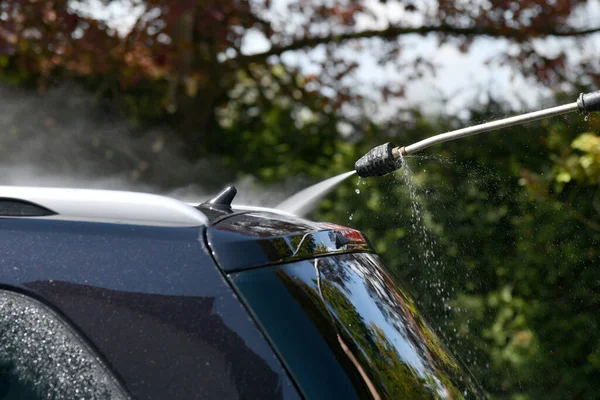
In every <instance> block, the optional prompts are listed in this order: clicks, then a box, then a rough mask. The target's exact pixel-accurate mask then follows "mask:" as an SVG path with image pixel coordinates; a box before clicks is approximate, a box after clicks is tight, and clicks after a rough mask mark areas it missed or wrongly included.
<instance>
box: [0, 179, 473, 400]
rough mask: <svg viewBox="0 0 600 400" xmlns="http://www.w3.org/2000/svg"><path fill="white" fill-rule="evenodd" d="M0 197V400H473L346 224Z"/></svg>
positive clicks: (35, 195) (86, 195)
mask: <svg viewBox="0 0 600 400" xmlns="http://www.w3.org/2000/svg"><path fill="white" fill-rule="evenodd" d="M234 196H235V192H234V189H232V188H228V189H226V190H225V191H223V192H222V193H221V194H220V195H219V196H217V197H216V198H214V199H212V200H211V201H209V202H206V203H203V204H200V205H196V206H192V205H189V204H185V203H182V202H179V201H177V200H174V199H170V198H167V197H162V196H156V195H149V194H140V193H132V192H118V191H100V190H77V189H55V188H21V187H0V243H1V247H0V399H17V398H19V399H23V398H31V399H37V398H57V399H62V398H64V399H71V398H85V399H96V398H97V399H101V398H111V399H112V398H135V399H197V398H198V399H201V398H202V399H204V398H209V399H214V398H216V399H230V398H231V399H234V398H236V399H237V398H241V399H258V398H260V399H299V398H307V399H321V398H343V399H351V398H375V399H382V398H391V399H397V398H453V399H454V398H461V397H468V398H472V397H475V398H478V397H482V396H483V393H482V392H481V390H480V389H479V387H478V385H477V383H476V382H475V381H474V380H473V378H472V377H471V375H470V374H469V373H467V372H465V367H464V365H462V364H461V363H460V362H459V361H457V360H456V358H455V357H454V356H452V355H451V354H450V353H449V351H448V350H447V349H446V348H445V346H444V345H443V344H442V342H441V341H440V340H439V339H438V337H437V336H436V335H435V333H434V332H433V330H432V329H431V328H430V327H429V326H428V325H427V323H426V322H425V321H424V319H423V318H422V317H421V315H420V314H419V313H418V311H417V310H416V307H415V304H414V302H413V301H412V300H411V298H410V296H408V294H407V293H406V291H404V290H403V289H402V288H400V287H398V286H397V284H395V283H394V282H393V281H392V280H391V279H390V278H389V277H388V275H387V274H386V272H385V266H384V264H383V262H382V260H381V259H380V258H379V257H378V256H377V255H376V254H375V253H374V252H373V251H372V248H371V246H370V245H369V242H368V241H367V240H366V239H365V238H364V236H363V235H362V234H361V233H360V232H358V231H356V230H353V229H350V228H346V227H342V226H338V225H332V224H326V223H317V222H312V221H309V220H306V219H303V218H299V217H296V216H294V215H291V214H288V213H284V212H281V211H278V210H271V209H261V208H249V207H235V206H233V207H232V206H231V202H232V200H233V197H234Z"/></svg>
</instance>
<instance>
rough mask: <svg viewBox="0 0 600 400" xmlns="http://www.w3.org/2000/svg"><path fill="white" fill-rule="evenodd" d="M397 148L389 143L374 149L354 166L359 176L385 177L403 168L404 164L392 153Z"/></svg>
mask: <svg viewBox="0 0 600 400" xmlns="http://www.w3.org/2000/svg"><path fill="white" fill-rule="evenodd" d="M395 147H396V146H395V145H393V144H392V143H389V142H388V143H386V144H382V145H381V146H377V147H374V148H372V149H371V150H370V151H369V152H368V153H367V154H365V155H364V156H362V157H361V158H360V159H359V160H358V161H357V162H356V163H355V164H354V169H355V170H356V173H357V174H358V176H362V177H363V178H366V177H368V176H383V175H385V174H388V173H390V172H392V171H395V170H397V169H398V168H400V167H402V162H401V161H399V160H397V159H396V158H395V157H394V154H393V152H392V150H393V149H394V148H395Z"/></svg>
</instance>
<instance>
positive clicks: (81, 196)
mask: <svg viewBox="0 0 600 400" xmlns="http://www.w3.org/2000/svg"><path fill="white" fill-rule="evenodd" d="M0 200H3V201H5V202H6V201H16V202H23V203H25V204H28V205H33V206H38V207H40V208H41V209H46V210H47V211H49V212H48V213H47V214H46V215H45V216H43V217H42V218H48V219H59V220H73V221H86V222H107V223H117V224H132V225H148V226H172V227H197V226H206V225H208V218H207V216H206V215H205V214H204V213H202V211H200V210H199V209H198V208H195V207H193V206H191V205H189V204H186V203H184V202H182V201H179V200H176V199H173V198H170V197H166V196H160V195H156V194H149V193H138V192H128V191H120V190H97V189H69V188H54V187H50V188H49V187H25V186H0Z"/></svg>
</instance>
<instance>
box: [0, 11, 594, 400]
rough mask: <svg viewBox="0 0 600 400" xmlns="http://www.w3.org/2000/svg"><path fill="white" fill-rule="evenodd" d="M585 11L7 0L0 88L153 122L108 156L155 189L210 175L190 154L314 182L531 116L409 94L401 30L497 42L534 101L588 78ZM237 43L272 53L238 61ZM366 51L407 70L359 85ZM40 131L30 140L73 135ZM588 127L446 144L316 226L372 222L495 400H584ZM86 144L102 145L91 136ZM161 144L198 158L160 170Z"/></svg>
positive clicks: (379, 243) (418, 69) (590, 360)
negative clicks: (373, 157)
mask: <svg viewBox="0 0 600 400" xmlns="http://www.w3.org/2000/svg"><path fill="white" fill-rule="evenodd" d="M110 7H113V8H114V7H116V8H119V7H121V8H122V9H125V10H129V11H128V12H129V13H130V14H131V15H130V17H131V18H132V19H133V20H132V21H131V23H130V24H129V27H128V28H127V29H119V27H115V26H113V25H111V23H110V18H108V19H107V18H102V12H101V11H98V10H99V9H100V10H106V9H108V8H110ZM594 7H595V8H594ZM382 10H383V13H382ZM386 10H394V12H393V13H392V12H389V13H386ZM594 13H595V14H594ZM594 15H595V16H596V17H595V18H594ZM598 15H599V10H598V7H597V2H595V1H586V0H552V1H550V0H548V1H547V2H539V1H512V0H508V1H493V2H491V1H487V0H481V1H480V0H477V1H471V2H465V1H458V0H450V1H447V0H437V1H434V0H431V1H429V0H422V1H416V0H415V1H413V0H402V1H394V2H392V1H385V0H380V1H377V0H343V1H335V2H334V1H322V0H285V1H284V0H279V1H275V0H252V1H248V0H220V1H216V0H205V1H191V0H179V1H169V0H113V1H110V0H104V1H101V0H93V1H92V0H89V1H85V0H81V1H79V0H54V1H19V0H5V1H2V2H0V79H1V82H2V85H5V87H6V85H9V86H10V87H16V86H18V87H21V88H26V90H29V91H31V92H35V93H38V94H39V96H45V93H47V92H49V91H51V90H52V89H53V88H55V87H60V86H62V85H65V84H66V83H68V84H70V85H76V86H77V88H83V90H84V91H86V92H87V93H91V94H93V95H94V98H95V99H96V101H97V104H98V106H99V107H105V105H106V104H109V108H110V109H111V110H117V111H114V112H116V113H118V114H119V115H125V116H126V117H127V119H128V121H129V122H128V124H129V127H130V128H129V129H128V131H127V132H125V133H123V134H124V135H131V137H132V138H134V139H135V140H144V138H140V135H141V136H143V132H147V131H148V130H151V128H152V127H155V126H160V127H162V128H163V129H164V132H167V134H163V135H161V136H160V137H152V139H151V140H150V141H149V145H148V148H149V149H150V150H148V151H147V152H146V153H143V154H141V155H139V157H138V158H136V159H135V162H134V163H133V164H132V163H127V157H132V156H131V154H129V153H127V154H125V152H123V154H117V155H116V156H115V155H114V154H113V153H109V150H106V151H105V152H104V153H103V154H104V156H106V157H105V158H106V159H107V160H109V161H111V162H112V164H111V166H112V167H110V168H113V169H123V168H129V169H131V174H130V175H129V176H130V179H132V180H136V181H142V182H149V183H156V184H158V185H160V186H161V187H166V188H168V189H173V188H175V187H177V186H181V185H185V184H189V183H190V182H202V179H205V180H207V181H208V179H207V177H206V175H207V174H206V171H205V170H204V169H203V168H202V165H203V164H201V163H200V164H198V163H196V164H194V163H195V162H196V161H198V160H206V159H210V160H211V161H210V162H211V165H213V166H214V165H217V166H218V167H219V169H220V170H222V171H226V172H225V173H222V175H220V176H221V177H223V176H225V177H226V179H234V178H236V177H237V178H240V177H244V176H253V177H256V179H257V180H258V181H259V182H261V183H263V184H273V183H277V182H281V181H283V180H285V179H289V178H290V177H295V178H298V177H299V178H302V179H304V180H305V181H308V182H316V181H317V180H319V179H322V178H326V177H330V176H332V175H334V174H337V173H341V172H344V171H347V170H349V169H350V168H351V166H352V165H353V163H354V161H355V160H356V159H357V158H358V157H360V156H361V155H362V154H364V152H366V151H367V150H369V149H370V148H371V147H372V146H374V145H378V144H381V143H383V142H385V141H390V140H391V141H393V142H395V143H396V144H400V145H405V144H410V143H412V142H414V141H417V140H420V139H422V138H424V137H427V136H430V135H434V134H437V133H441V132H444V131H446V130H449V129H454V128H458V127H461V126H464V125H466V124H468V123H470V122H478V121H479V122H480V121H483V120H487V119H490V118H492V117H500V116H503V115H508V114H510V113H514V112H523V109H522V107H518V106H515V104H514V103H510V102H505V101H503V98H502V97H500V98H498V97H497V96H496V98H494V96H490V95H487V93H488V92H486V91H485V90H483V91H482V92H480V93H477V95H476V96H473V98H472V99H470V101H466V102H465V103H464V105H463V108H464V109H465V110H468V111H469V112H468V113H466V114H465V113H460V114H459V115H458V116H456V115H448V114H446V113H444V112H442V111H443V110H442V111H441V112H439V113H431V112H429V113H427V112H423V109H424V107H418V106H413V105H410V106H406V104H407V103H403V101H404V100H407V97H408V96H409V95H408V94H407V93H410V90H409V89H410V85H411V84H414V83H415V82H421V81H423V80H427V79H428V78H430V77H431V76H434V74H435V72H436V69H437V68H438V66H437V65H435V64H434V63H433V62H431V60H428V59H427V58H423V57H419V56H414V52H411V50H410V46H408V43H409V42H410V43H413V44H416V46H419V44H420V43H425V42H426V41H427V43H433V44H434V46H436V47H437V48H439V49H442V48H447V47H448V46H451V47H453V48H456V49H458V50H459V51H460V52H464V53H469V52H470V51H471V50H472V48H473V46H474V44H475V43H476V42H477V41H478V40H487V41H488V42H486V43H501V44H502V46H501V47H500V48H501V49H502V50H501V51H498V52H497V53H495V54H494V55H493V57H490V59H489V63H490V65H496V66H498V65H502V66H507V67H510V68H511V71H512V72H511V73H512V74H514V75H515V76H519V77H522V78H523V79H525V81H526V82H530V83H531V82H537V83H539V84H540V85H543V87H544V88H546V92H545V93H546V94H548V95H547V96H546V97H545V98H544V101H545V103H544V104H541V103H538V104H536V105H535V106H536V107H541V106H543V105H544V106H545V105H551V104H552V103H560V102H567V101H569V102H570V101H573V100H574V99H575V97H576V95H577V93H579V92H580V91H586V90H593V89H597V88H598V86H600V85H599V84H600V61H599V60H598V57H597V56H596V54H597V50H596V47H597V46H595V42H594V39H597V38H598V35H597V32H600V24H598V23H597V22H596V25H594V21H598V18H597V17H598ZM385 17H387V18H388V19H387V20H386V19H385ZM382 18H383V19H382ZM590 21H591V22H590ZM250 35H253V36H254V37H259V38H260V39H261V40H262V42H263V43H266V44H267V46H265V47H264V48H260V49H258V50H257V49H255V50H253V51H245V50H244V43H245V41H247V40H249V39H248V37H249V36H250ZM314 51H317V52H318V53H319V54H320V56H319V57H312V58H311V54H313V53H311V52H314ZM357 54H359V55H361V57H366V58H369V59H371V60H373V63H374V65H376V66H377V67H378V68H381V70H386V68H387V70H388V71H389V70H395V71H402V73H401V74H397V75H393V76H392V77H391V78H390V79H388V80H387V81H380V82H379V83H372V84H370V86H369V87H368V88H367V90H366V91H365V90H359V87H358V86H357V84H356V71H357V69H359V67H360V66H359V61H360V60H358V59H357V56H356V55H357ZM290 55H291V56H290ZM286 56H289V57H288V58H287V59H286ZM308 58H311V63H312V69H310V72H307V69H305V68H302V62H301V61H302V60H304V59H308ZM290 60H291V61H290ZM299 60H300V61H299ZM465 78H466V79H469V78H468V77H465ZM78 90H79V89H78ZM5 93H6V92H5ZM413 93H414V90H413ZM63 95H64V100H61V101H64V102H65V107H68V104H69V93H63ZM4 97H5V98H3V99H1V102H2V103H3V104H0V108H4V109H5V110H8V104H10V102H11V98H8V96H4ZM408 100H410V99H408ZM401 105H402V106H401ZM513 108H514V109H513ZM67 109H68V108H67ZM382 110H383V111H385V110H387V111H388V112H387V113H384V112H383V111H382ZM33 112H34V110H32V113H33ZM25 114H27V111H25ZM432 115H435V116H432ZM72 117H73V118H76V117H77V116H76V115H73V116H72ZM4 118H6V115H4ZM18 118H19V119H27V115H21V116H19V117H18ZM0 122H1V121H0ZM59 122H60V121H59ZM53 124H54V122H52V121H50V122H48V123H44V125H43V126H41V127H40V128H41V129H40V131H39V132H38V133H37V135H38V136H39V137H37V136H36V137H33V138H30V140H33V141H37V140H42V139H41V138H42V137H45V139H44V140H46V141H50V140H52V138H53V137H54V138H55V140H57V141H59V143H60V144H59V145H60V146H66V147H68V146H69V143H66V139H64V138H62V137H61V136H60V133H59V132H58V131H59V129H56V128H53ZM599 125H600V121H599V120H598V118H594V117H593V116H591V118H589V119H588V118H585V119H584V118H583V117H582V116H570V117H558V118H554V119H551V120H545V121H541V122H539V123H536V124H530V125H528V126H526V127H520V128H512V129H505V130H503V131H502V132H498V133H495V134H488V135H483V136H481V137H475V138H469V139H463V140H461V141H459V142H453V143H447V144H444V145H442V146H439V147H435V148H432V149H429V150H428V151H427V154H424V156H422V157H418V156H415V157H412V158H411V159H409V160H408V165H409V166H410V168H411V170H412V173H410V174H406V173H405V171H399V172H397V173H396V174H395V175H390V176H387V177H384V178H378V179H369V180H367V181H365V182H364V183H363V182H359V184H358V186H357V183H356V179H355V178H351V179H350V181H349V182H347V184H345V185H343V186H341V187H340V188H339V190H338V191H337V192H336V193H335V194H334V195H333V196H331V197H330V198H329V199H327V200H325V201H324V202H323V204H322V205H321V207H320V209H319V210H318V211H317V214H316V215H315V216H314V217H315V218H322V219H325V220H328V221H332V222H338V223H342V224H345V225H351V226H353V227H357V228H359V229H361V230H363V231H365V232H366V233H367V234H368V236H369V237H370V238H371V240H372V241H373V243H374V244H375V247H376V249H377V250H378V251H379V252H380V254H381V255H382V256H383V257H384V259H386V260H387V262H388V264H389V267H390V269H391V270H392V272H393V274H394V275H395V276H396V277H397V278H398V279H401V280H402V281H404V282H406V283H407V285H408V286H409V288H410V290H411V291H412V293H413V294H414V296H415V298H416V299H417V301H418V303H419V305H420V307H421V308H423V309H425V310H426V311H427V314H428V315H429V316H430V318H431V319H433V320H434V321H435V323H436V324H437V325H439V326H440V328H439V329H440V334H441V335H442V336H444V337H446V338H447V339H448V340H449V341H450V342H451V344H452V345H453V347H454V348H455V349H456V350H457V352H458V354H460V356H461V358H463V360H464V361H465V363H466V364H467V365H468V366H469V368H470V369H471V371H472V373H473V374H474V375H475V376H476V377H477V378H478V379H479V380H480V382H482V384H483V386H484V387H485V388H486V390H487V391H488V392H489V394H490V395H491V396H492V397H494V398H514V399H529V398H531V399H534V398H557V399H558V398H560V399H563V398H596V397H597V393H598V391H599V390H600V331H599V330H598V324H599V322H598V321H600V270H598V269H597V267H598V266H599V265H600V254H599V253H600V246H599V242H600V190H599V183H600V136H598V134H597V131H598V128H599ZM15 129H16V128H15ZM140 132H142V133H140ZM1 135H3V136H5V137H8V136H10V135H13V136H15V137H16V136H18V129H16V130H12V129H11V130H9V131H7V132H2V134H1ZM52 135H55V136H52ZM84 135H87V136H88V137H89V141H90V143H92V147H94V148H96V147H98V143H97V142H98V141H102V140H103V137H102V136H100V137H99V136H98V134H97V133H94V132H85V133H84ZM11 137H12V136H11ZM3 140H6V138H3ZM105 140H108V139H106V138H105ZM165 143H166V144H165ZM169 146H171V147H169ZM100 147H101V146H100ZM165 148H175V149H176V151H177V153H178V154H179V155H180V156H181V157H184V158H185V159H186V160H188V161H189V162H190V163H191V165H196V167H194V168H191V169H186V170H185V173H184V172H182V171H169V174H167V178H164V176H165V175H164V173H163V175H162V177H163V178H160V177H159V172H160V171H163V172H164V170H165V169H168V167H169V166H170V165H169V160H170V159H169V158H165V157H163V156H161V151H162V150H163V149H165ZM98 151H100V150H98ZM110 151H111V152H112V151H113V150H110ZM109 155H110V156H109ZM119 156H120V157H121V158H119ZM8 157H9V155H8V154H7V155H6V156H5V157H4V156H3V158H6V159H8ZM119 160H121V161H122V162H121V161H119ZM123 160H125V161H123ZM110 168H109V169H110ZM223 174H224V175H223ZM217 181H219V182H220V180H218V179H217ZM209 183H212V184H217V183H218V182H209ZM409 183H410V185H409ZM411 185H412V187H413V190H412V191H411V190H409V188H410V187H411ZM357 188H358V189H359V191H360V193H358V194H357V193H356V189H357ZM415 207H416V208H415ZM417 211H418V212H417Z"/></svg>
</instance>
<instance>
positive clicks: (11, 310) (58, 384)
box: [0, 290, 129, 400]
mask: <svg viewBox="0 0 600 400" xmlns="http://www.w3.org/2000/svg"><path fill="white" fill-rule="evenodd" d="M128 398H129V396H128V395H127V393H126V392H125V390H124V389H123V388H122V387H121V385H120V384H119V383H118V381H117V380H116V379H115V378H114V377H113V376H112V374H111V373H110V372H109V371H108V369H107V368H106V367H105V366H104V365H103V364H102V362H101V360H100V359H99V358H98V357H97V356H95V355H94V354H93V352H92V350H91V349H90V348H89V347H88V346H87V345H86V344H85V343H84V342H83V340H82V339H81V338H80V337H79V336H78V335H77V334H76V333H75V332H74V331H73V329H72V328H71V327H70V326H69V325H67V324H66V323H65V322H63V321H62V320H61V319H60V317H59V316H58V315H57V314H56V313H55V312H53V311H52V310H50V309H49V308H48V307H46V306H44V305H43V304H42V303H40V302H39V301H37V300H34V299H32V298H30V297H27V296H24V295H22V294H18V293H14V292H9V291H5V290H0V399H1V400H13V399H15V400H16V399H22V400H27V399H36V400H37V399H91V400H96V399H128Z"/></svg>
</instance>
